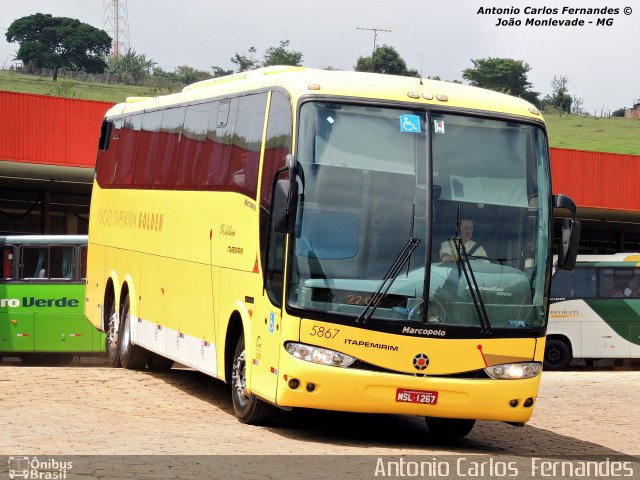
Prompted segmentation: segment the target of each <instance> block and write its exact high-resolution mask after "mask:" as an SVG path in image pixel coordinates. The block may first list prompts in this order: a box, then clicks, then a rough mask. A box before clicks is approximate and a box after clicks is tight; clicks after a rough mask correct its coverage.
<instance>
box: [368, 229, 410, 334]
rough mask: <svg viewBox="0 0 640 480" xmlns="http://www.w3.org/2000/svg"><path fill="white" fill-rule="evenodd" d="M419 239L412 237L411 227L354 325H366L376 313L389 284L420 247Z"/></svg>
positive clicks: (389, 286)
mask: <svg viewBox="0 0 640 480" xmlns="http://www.w3.org/2000/svg"><path fill="white" fill-rule="evenodd" d="M420 241H421V240H420V239H419V238H416V237H414V236H413V227H412V228H411V235H410V236H409V240H407V243H405V245H404V247H403V248H402V250H401V251H400V253H399V254H398V256H397V257H396V259H395V260H394V262H393V263H392V264H391V267H389V270H387V273H385V274H384V277H383V278H382V283H381V284H380V286H379V287H378V289H377V290H376V291H375V292H374V294H373V295H371V298H370V300H369V302H368V303H367V306H366V308H365V309H364V310H363V311H362V313H361V314H360V316H359V317H358V318H357V319H356V323H360V322H362V323H366V322H367V321H368V320H369V319H370V318H371V316H372V315H373V313H374V312H375V311H376V309H377V308H378V306H379V305H380V302H382V299H383V298H384V297H385V295H386V294H387V292H388V291H389V288H391V284H393V282H394V281H395V280H396V278H398V276H399V275H400V272H401V271H402V268H403V267H404V266H405V265H406V264H407V263H408V262H409V259H410V258H411V255H412V254H413V251H414V250H415V249H416V248H417V247H418V245H420Z"/></svg>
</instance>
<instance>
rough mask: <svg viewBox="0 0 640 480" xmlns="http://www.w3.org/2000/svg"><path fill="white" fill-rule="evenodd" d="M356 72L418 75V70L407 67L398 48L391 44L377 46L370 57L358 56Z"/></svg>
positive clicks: (406, 75)
mask: <svg viewBox="0 0 640 480" xmlns="http://www.w3.org/2000/svg"><path fill="white" fill-rule="evenodd" d="M354 70H355V71H356V72H375V73H384V74H388V75H403V76H405V77H417V76H419V74H418V71H417V70H414V69H411V70H409V69H407V63H406V62H405V61H404V59H403V58H402V57H401V56H400V54H399V53H398V52H397V50H396V49H395V48H393V47H391V46H389V45H382V46H380V47H377V48H376V49H375V51H374V52H373V54H372V55H371V56H370V57H358V62H357V63H356V66H355V67H354Z"/></svg>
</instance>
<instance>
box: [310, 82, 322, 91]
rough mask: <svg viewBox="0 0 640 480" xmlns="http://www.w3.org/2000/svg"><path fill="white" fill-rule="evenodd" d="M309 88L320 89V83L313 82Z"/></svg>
mask: <svg viewBox="0 0 640 480" xmlns="http://www.w3.org/2000/svg"><path fill="white" fill-rule="evenodd" d="M307 88H308V89H309V90H320V85H319V84H317V83H312V84H311V85H309V86H308V87H307Z"/></svg>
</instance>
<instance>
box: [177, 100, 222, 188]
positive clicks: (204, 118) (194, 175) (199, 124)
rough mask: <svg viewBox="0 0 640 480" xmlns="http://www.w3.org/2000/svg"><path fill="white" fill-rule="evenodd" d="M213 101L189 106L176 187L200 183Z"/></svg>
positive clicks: (179, 155) (178, 162)
mask: <svg viewBox="0 0 640 480" xmlns="http://www.w3.org/2000/svg"><path fill="white" fill-rule="evenodd" d="M212 109H213V104H212V103H206V104H201V105H192V106H190V107H187V112H186V116H185V119H184V128H183V129H182V137H181V138H180V147H179V148H178V159H177V162H176V188H183V189H184V188H193V187H196V186H197V185H198V184H199V183H200V172H201V169H202V156H203V153H204V147H205V141H206V139H207V130H208V126H209V115H210V114H211V111H212Z"/></svg>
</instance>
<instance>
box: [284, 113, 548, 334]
mask: <svg viewBox="0 0 640 480" xmlns="http://www.w3.org/2000/svg"><path fill="white" fill-rule="evenodd" d="M297 159H298V165H297V168H298V172H299V176H298V182H299V186H300V188H299V192H300V195H299V199H298V210H297V219H296V230H295V235H293V236H292V237H293V238H292V240H293V245H292V246H291V250H290V251H291V258H292V262H291V267H290V268H291V270H290V275H289V282H288V289H287V301H288V305H289V306H290V307H293V308H297V309H302V310H305V311H310V312H312V313H313V312H316V313H318V314H320V313H322V312H330V313H333V314H338V315H336V317H337V318H338V319H342V320H343V321H345V322H354V321H355V320H357V319H361V318H360V317H361V314H362V312H363V310H365V308H367V305H369V304H370V303H371V298H372V296H373V297H375V294H376V292H379V291H380V287H381V285H382V284H383V281H384V278H387V280H386V283H387V285H386V286H385V289H384V290H383V292H384V293H385V294H384V295H383V296H382V298H381V300H380V301H379V302H377V305H375V308H374V311H373V312H369V313H370V317H371V320H372V321H374V322H375V321H384V322H389V321H393V322H406V323H407V325H409V326H410V325H411V324H413V323H416V324H419V323H425V322H426V323H433V324H442V325H456V326H461V327H465V326H466V327H472V328H478V327H482V326H483V324H484V323H485V320H483V314H482V310H484V311H485V312H486V321H488V323H489V324H490V325H491V326H492V327H493V328H494V329H495V328H508V329H514V328H527V327H528V328H542V327H544V325H545V318H546V316H545V313H546V312H545V308H546V307H545V306H546V303H547V302H546V298H545V295H546V292H545V281H546V279H548V275H549V266H550V261H549V255H550V246H549V241H550V235H551V231H550V225H549V221H548V218H549V205H550V200H549V199H550V195H551V192H550V180H549V174H548V158H547V145H546V138H545V135H544V132H543V130H542V129H541V128H539V127H537V126H535V125H531V124H525V123H519V122H515V121H512V120H498V119H489V118H482V117H474V116H464V115H458V114H455V115H454V114H441V113H433V112H427V111H424V110H408V109H402V108H391V107H389V108H386V107H379V106H375V107H374V106H370V105H355V104H341V103H326V102H325V103H322V102H308V103H305V104H303V106H302V108H301V113H300V122H299V139H298V153H297ZM411 239H414V243H417V246H414V247H412V249H411V252H410V254H409V255H407V254H406V248H405V246H406V245H407V242H409V241H410V240H411ZM403 251H404V253H403V254H402V255H401V252H403ZM401 257H402V258H401ZM398 259H401V260H403V262H402V268H400V269H398V268H397V266H396V269H395V270H394V274H393V275H391V278H390V275H389V273H390V271H392V265H393V264H394V262H396V260H398ZM425 291H426V292H427V293H426V294H425ZM474 297H475V298H474ZM340 314H342V315H340ZM350 317H352V318H350ZM338 321H340V320H338Z"/></svg>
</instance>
